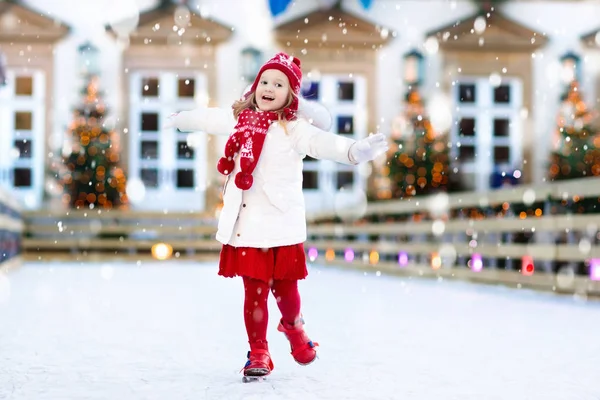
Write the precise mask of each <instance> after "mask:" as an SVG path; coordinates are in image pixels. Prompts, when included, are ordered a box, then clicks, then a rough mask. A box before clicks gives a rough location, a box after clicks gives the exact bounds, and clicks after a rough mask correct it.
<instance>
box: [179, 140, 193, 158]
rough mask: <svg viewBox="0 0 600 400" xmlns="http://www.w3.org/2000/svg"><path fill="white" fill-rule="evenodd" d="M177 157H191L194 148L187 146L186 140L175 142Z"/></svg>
mask: <svg viewBox="0 0 600 400" xmlns="http://www.w3.org/2000/svg"><path fill="white" fill-rule="evenodd" d="M177 158H178V159H193V158H194V149H192V148H191V147H189V146H188V144H187V142H183V141H180V142H177Z"/></svg>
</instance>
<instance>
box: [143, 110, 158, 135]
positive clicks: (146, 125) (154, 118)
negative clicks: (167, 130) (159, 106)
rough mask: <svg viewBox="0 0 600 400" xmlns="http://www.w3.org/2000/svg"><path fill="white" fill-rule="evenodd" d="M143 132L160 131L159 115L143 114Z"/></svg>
mask: <svg viewBox="0 0 600 400" xmlns="http://www.w3.org/2000/svg"><path fill="white" fill-rule="evenodd" d="M141 118H142V121H141V125H142V131H152V132H156V131H158V114H157V113H142V115H141Z"/></svg>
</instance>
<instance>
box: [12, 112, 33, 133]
mask: <svg viewBox="0 0 600 400" xmlns="http://www.w3.org/2000/svg"><path fill="white" fill-rule="evenodd" d="M32 127H33V115H32V114H31V111H17V112H16V113H15V130H17V131H30V130H31V129H32Z"/></svg>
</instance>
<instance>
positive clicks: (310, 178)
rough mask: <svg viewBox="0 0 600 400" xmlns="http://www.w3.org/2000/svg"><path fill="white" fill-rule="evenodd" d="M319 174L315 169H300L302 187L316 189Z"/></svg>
mask: <svg viewBox="0 0 600 400" xmlns="http://www.w3.org/2000/svg"><path fill="white" fill-rule="evenodd" d="M318 187H319V175H318V173H317V172H316V171H302V189H317V188H318Z"/></svg>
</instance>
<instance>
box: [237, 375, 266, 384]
mask: <svg viewBox="0 0 600 400" xmlns="http://www.w3.org/2000/svg"><path fill="white" fill-rule="evenodd" d="M266 380H267V376H266V375H264V376H250V375H248V376H244V377H243V378H242V382H244V383H251V382H264V381H266Z"/></svg>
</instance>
